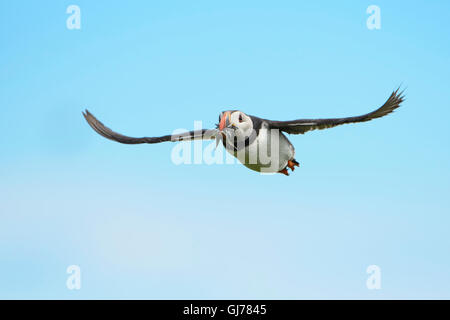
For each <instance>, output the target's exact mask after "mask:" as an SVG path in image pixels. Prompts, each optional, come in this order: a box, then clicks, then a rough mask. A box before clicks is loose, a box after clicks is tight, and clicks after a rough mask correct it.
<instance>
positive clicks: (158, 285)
mask: <svg viewBox="0 0 450 320" xmlns="http://www.w3.org/2000/svg"><path fill="white" fill-rule="evenodd" d="M70 4H77V5H79V6H80V8H81V30H68V29H67V28H66V19H67V17H68V15H67V14H66V8H67V6H69V5H70ZM371 4H376V5H378V6H379V7H380V8H381V19H382V20H381V30H374V31H370V30H368V29H367V28H366V19H367V17H368V15H367V14H366V8H367V7H368V6H369V5H371ZM449 12H450V3H449V2H448V1H432V2H427V1H417V2H411V1H395V2H393V1H377V2H368V1H344V3H342V1H341V2H339V3H338V2H336V1H317V2H311V1H308V2H306V1H276V2H275V1H260V0H259V1H245V4H243V3H242V1H222V2H218V1H214V2H213V1H193V2H187V1H170V2H162V1H161V2H158V3H156V2H155V1H130V2H125V1H120V2H119V1H114V2H111V1H81V0H80V1H78V0H77V1H49V0H47V1H39V2H38V1H2V2H0V40H1V50H0V70H1V72H0V106H1V108H0V128H1V132H2V134H1V135H0V145H1V157H0V210H1V213H0V219H1V220H0V298H44V299H46V298H62V299H80V298H85V299H90V298H138V299H143V298H150V299H162V298H183V299H191V298H193V299H196V298H201V299H214V298H273V299H279V298H286V299H298V298H344V299H345V298H361V299H380V298H381V299H382V298H385V299H390V298H447V299H449V298H450V272H449V271H450V235H449V226H450V198H449V192H450V161H449V160H450V151H449V137H450V126H449V120H448V119H449V118H450V90H449V88H450V80H449V75H450V64H449V63H450V43H449V41H448V39H449V38H450V20H449V19H448V17H449ZM401 83H403V86H404V87H407V90H406V97H407V100H406V101H405V103H404V104H403V106H402V107H401V108H400V109H399V110H398V111H397V112H395V113H394V114H391V115H389V116H388V117H386V118H383V119H378V120H375V121H372V122H369V123H363V124H355V125H348V126H342V127H338V128H334V129H330V130H324V131H315V132H310V133H308V134H305V135H303V136H290V139H291V141H292V142H293V143H294V145H295V147H296V152H297V153H296V158H297V160H298V161H299V162H300V163H301V167H300V168H299V169H297V170H296V171H295V173H293V174H292V175H291V176H290V177H285V176H283V175H275V176H262V175H259V174H257V173H255V172H252V171H250V170H248V169H246V168H245V167H243V166H241V165H205V164H203V165H180V166H175V165H174V164H173V163H172V162H171V159H170V155H171V150H172V148H173V146H174V145H173V144H170V143H165V144H159V145H151V146H150V145H137V146H127V145H121V144H118V143H114V142H111V141H107V140H105V139H103V138H102V137H100V136H98V135H97V134H95V133H94V132H93V131H92V130H91V129H90V128H89V127H88V125H87V124H86V123H85V121H84V119H83V117H82V115H81V111H82V110H84V108H89V110H90V111H92V112H93V113H94V114H95V115H96V116H98V117H99V118H100V119H101V120H102V121H103V122H104V123H106V124H107V125H109V126H110V127H112V128H114V129H115V130H117V131H119V132H123V133H126V134H129V135H134V136H142V135H150V136H151V135H163V134H170V133H171V132H172V131H173V130H174V129H177V128H191V127H192V126H193V121H194V120H201V121H203V124H204V125H205V126H207V127H213V126H214V124H215V123H216V122H217V118H218V114H219V112H221V111H222V110H225V109H231V108H233V109H241V110H243V111H244V112H246V113H249V114H254V115H259V116H261V117H264V118H269V119H278V120H283V119H286V120H288V119H295V118H302V117H305V118H307V117H312V118H314V117H339V116H353V115H358V114H362V113H366V112H368V111H371V110H372V109H374V108H376V107H378V106H380V105H381V104H382V103H383V102H384V101H385V100H386V98H387V97H388V96H389V94H390V93H391V92H392V90H393V89H395V88H397V87H398V86H399V85H400V84H401ZM72 264H75V265H79V266H80V267H81V272H82V287H81V290H79V291H70V290H68V289H67V288H66V279H67V276H68V275H67V274H66V268H67V267H68V266H69V265H72ZM372 264H375V265H378V266H380V268H381V273H382V289H381V290H375V291H371V290H368V289H367V288H366V279H367V277H368V275H367V274H366V268H367V266H369V265H372Z"/></svg>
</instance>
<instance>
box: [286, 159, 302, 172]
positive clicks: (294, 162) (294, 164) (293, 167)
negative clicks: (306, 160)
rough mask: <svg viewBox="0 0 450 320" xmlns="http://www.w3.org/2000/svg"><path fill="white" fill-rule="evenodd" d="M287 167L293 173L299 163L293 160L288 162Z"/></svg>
mask: <svg viewBox="0 0 450 320" xmlns="http://www.w3.org/2000/svg"><path fill="white" fill-rule="evenodd" d="M287 166H288V167H289V168H290V169H291V170H292V171H294V169H295V167H298V166H299V163H298V162H297V161H295V160H294V159H292V160H289V161H288V164H287Z"/></svg>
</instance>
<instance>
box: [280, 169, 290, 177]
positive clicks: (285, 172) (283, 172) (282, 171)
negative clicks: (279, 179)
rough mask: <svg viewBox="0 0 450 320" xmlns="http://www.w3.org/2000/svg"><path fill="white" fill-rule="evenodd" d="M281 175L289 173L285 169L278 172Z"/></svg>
mask: <svg viewBox="0 0 450 320" xmlns="http://www.w3.org/2000/svg"><path fill="white" fill-rule="evenodd" d="M278 172H279V173H282V174H284V175H287V176H288V175H289V172H288V171H287V168H284V169H283V170H280V171H278Z"/></svg>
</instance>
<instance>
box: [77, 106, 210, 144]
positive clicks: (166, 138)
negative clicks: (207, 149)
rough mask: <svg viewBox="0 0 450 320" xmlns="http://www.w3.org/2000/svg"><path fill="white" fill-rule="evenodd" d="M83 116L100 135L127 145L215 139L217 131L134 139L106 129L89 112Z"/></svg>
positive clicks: (204, 130)
mask: <svg viewBox="0 0 450 320" xmlns="http://www.w3.org/2000/svg"><path fill="white" fill-rule="evenodd" d="M83 116H84V118H85V119H86V121H87V123H89V125H90V126H91V127H92V129H94V130H95V132H97V133H98V134H99V135H101V136H103V137H105V138H107V139H110V140H113V141H117V142H120V143H125V144H138V143H159V142H165V141H172V142H175V141H188V140H200V139H205V140H209V139H214V138H215V134H216V130H206V129H203V130H196V131H188V132H183V133H180V134H174V135H166V136H162V137H142V138H133V137H128V136H124V135H122V134H120V133H117V132H114V131H112V130H111V129H110V128H108V127H106V126H105V125H104V124H103V123H101V122H100V121H98V120H97V118H96V117H94V115H93V114H92V113H90V112H89V111H88V110H86V112H83Z"/></svg>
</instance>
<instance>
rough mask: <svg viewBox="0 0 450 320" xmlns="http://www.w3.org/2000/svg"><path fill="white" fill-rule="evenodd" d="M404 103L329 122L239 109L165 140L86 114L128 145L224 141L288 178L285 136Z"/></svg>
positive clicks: (255, 165) (397, 96) (253, 165)
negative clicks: (111, 125) (135, 135)
mask: <svg viewBox="0 0 450 320" xmlns="http://www.w3.org/2000/svg"><path fill="white" fill-rule="evenodd" d="M403 101H404V96H403V92H399V89H397V90H396V91H394V92H393V93H392V94H391V95H390V97H389V98H388V100H387V101H386V102H385V103H384V104H383V105H382V106H381V107H380V108H378V109H376V110H375V111H372V112H369V113H367V114H364V115H361V116H356V117H346V118H326V119H298V120H291V121H274V120H268V119H262V118H258V117H255V116H251V115H247V114H245V113H244V112H242V111H239V110H228V111H224V112H222V113H221V114H220V116H219V124H218V125H217V128H216V129H210V130H206V129H203V130H198V131H189V132H185V133H181V134H175V135H165V136H161V137H142V138H133V137H128V136H125V135H122V134H120V133H117V132H114V131H112V130H111V129H109V128H108V127H106V126H105V125H103V123H101V122H100V121H98V120H97V119H96V118H95V117H94V116H93V115H92V114H91V113H90V112H89V111H88V110H86V112H84V113H83V115H84V117H85V119H86V121H87V122H88V123H89V125H90V126H91V127H92V129H94V130H95V131H96V132H97V133H98V134H100V135H101V136H103V137H105V138H107V139H110V140H113V141H117V142H120V143H125V144H139V143H150V144H152V143H160V142H166V141H172V142H176V141H190V140H212V139H216V141H217V142H219V141H222V144H223V146H224V147H225V148H226V150H227V151H228V152H229V153H231V154H232V155H233V156H235V157H236V158H237V159H238V160H239V161H240V162H241V163H242V164H244V165H245V166H246V167H248V168H250V169H252V170H255V171H259V172H267V173H272V172H280V173H284V174H286V175H288V171H287V168H288V167H289V168H290V169H291V170H294V167H295V166H298V162H297V161H296V160H295V159H294V155H295V149H294V147H293V146H292V144H291V143H290V141H289V140H288V139H287V138H286V136H285V135H284V134H283V132H284V133H289V134H304V133H306V132H308V131H311V130H321V129H327V128H332V127H335V126H339V125H342V124H347V123H357V122H366V121H370V120H372V119H376V118H381V117H384V116H385V115H388V114H389V113H391V112H393V111H394V110H395V109H397V108H398V107H399V106H400V104H401V103H402V102H403Z"/></svg>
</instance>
